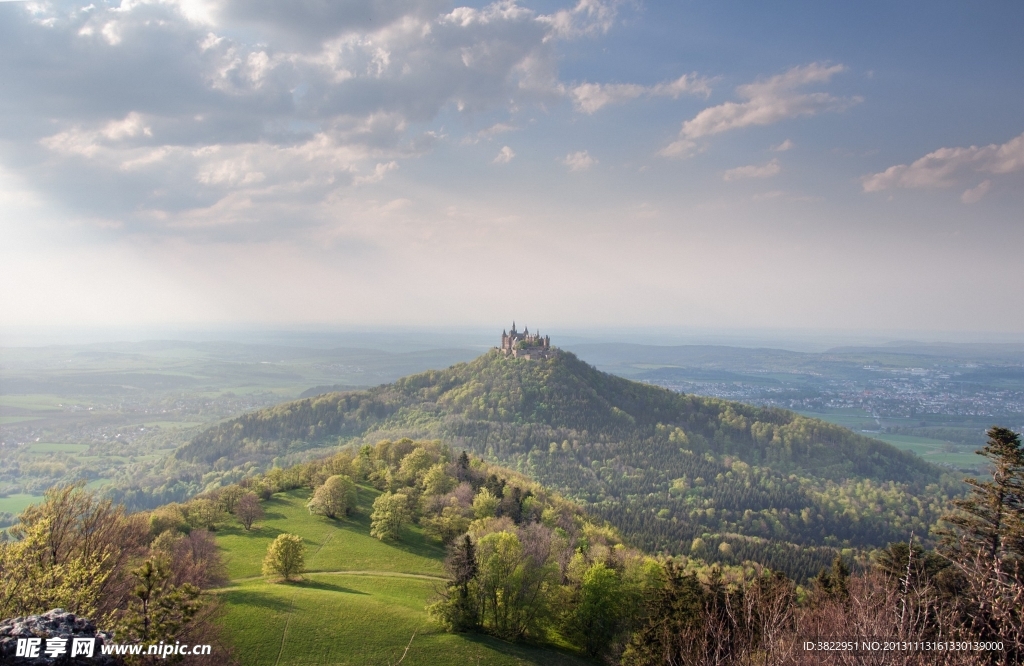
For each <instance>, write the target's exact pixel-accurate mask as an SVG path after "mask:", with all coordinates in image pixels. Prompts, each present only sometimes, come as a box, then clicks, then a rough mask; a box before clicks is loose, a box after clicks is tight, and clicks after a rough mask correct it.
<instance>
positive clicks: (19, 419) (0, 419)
mask: <svg viewBox="0 0 1024 666" xmlns="http://www.w3.org/2000/svg"><path fill="white" fill-rule="evenodd" d="M41 418H42V417H41V416H0V425H5V424H7V423H24V422H25V421H38V420H39V419H41Z"/></svg>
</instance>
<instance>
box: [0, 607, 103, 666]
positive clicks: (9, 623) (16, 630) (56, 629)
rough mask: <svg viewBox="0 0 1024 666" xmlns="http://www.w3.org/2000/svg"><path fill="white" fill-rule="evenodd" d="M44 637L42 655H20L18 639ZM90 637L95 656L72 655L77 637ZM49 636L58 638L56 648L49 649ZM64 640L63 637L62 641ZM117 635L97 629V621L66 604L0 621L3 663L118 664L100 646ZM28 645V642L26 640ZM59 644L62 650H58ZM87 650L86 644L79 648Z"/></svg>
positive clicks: (26, 665)
mask: <svg viewBox="0 0 1024 666" xmlns="http://www.w3.org/2000/svg"><path fill="white" fill-rule="evenodd" d="M19 638H23V639H41V640H40V641H39V643H38V644H37V645H38V656H31V657H28V656H18V654H17V653H18V639H19ZM76 638H77V639H80V644H81V639H86V640H90V641H92V642H93V645H92V650H91V653H92V656H91V657H87V656H83V655H82V654H79V655H76V656H74V657H72V656H71V655H72V650H73V646H74V644H75V641H74V639H76ZM47 639H58V640H57V641H54V642H52V643H50V644H49V647H51V648H52V649H51V650H50V652H49V653H48V652H47V647H48V644H47ZM60 640H63V641H64V642H63V644H61V642H60ZM112 641H113V636H112V635H111V634H109V633H107V632H104V631H97V629H96V625H94V624H93V623H92V622H91V621H90V620H88V619H86V618H84V617H78V616H77V615H75V614H74V613H68V612H66V611H65V610H64V609H63V608H54V609H53V610H51V611H47V612H46V613H43V614H42V615H29V616H28V617H16V618H13V619H9V620H3V621H0V663H2V664H12V665H17V666H44V665H45V666H50V665H55V664H75V665H77V664H83V665H84V664H94V665H98V666H114V664H117V663H118V662H117V661H116V660H115V659H114V657H111V656H109V655H103V654H101V652H100V646H101V645H103V644H106V643H111V642H112ZM23 645H25V643H23ZM58 648H62V649H61V654H57V651H58ZM79 650H80V651H81V652H84V646H83V647H81V648H79Z"/></svg>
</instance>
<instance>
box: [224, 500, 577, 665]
mask: <svg viewBox="0 0 1024 666" xmlns="http://www.w3.org/2000/svg"><path fill="white" fill-rule="evenodd" d="M309 494H310V492H309V490H308V489H301V490H291V491H288V492H283V493H277V494H275V495H274V496H273V497H272V498H271V499H268V500H266V501H264V502H263V506H264V509H265V510H266V513H267V515H266V519H265V520H262V521H260V524H259V526H258V527H257V528H256V529H254V530H253V531H251V532H247V531H245V530H243V529H242V528H241V527H234V526H225V527H222V528H220V529H219V530H218V532H217V544H218V546H219V547H220V549H221V551H222V552H223V554H224V555H225V556H226V559H227V563H228V574H229V577H230V579H231V582H230V584H229V585H228V586H227V587H224V588H221V589H220V590H218V591H217V594H218V596H219V597H220V598H221V600H222V601H223V602H224V613H223V615H222V616H221V617H222V619H221V624H222V625H223V627H224V628H225V631H226V634H227V635H226V638H227V639H228V641H229V642H230V643H231V644H232V645H233V647H234V649H235V655H236V657H237V658H239V659H240V660H241V662H242V663H244V664H247V665H248V664H251V665H253V666H259V665H261V664H269V665H274V664H281V665H285V664H310V663H318V664H387V663H397V662H398V661H399V659H400V658H401V657H402V654H403V651H404V650H405V648H406V647H407V646H408V647H409V652H408V654H407V655H406V658H405V660H404V661H403V662H402V664H403V666H404V665H405V664H409V665H411V666H415V664H430V665H431V666H444V665H448V664H450V665H451V666H459V665H462V664H475V663H486V664H498V665H503V664H508V665H512V664H536V665H538V666H542V665H543V666H546V665H549V664H550V665H554V664H570V665H571V664H579V665H581V666H582V665H583V664H586V663H589V662H586V661H584V660H582V659H579V658H576V657H574V656H572V655H569V654H566V653H564V652H557V651H554V650H552V649H544V648H540V647H534V646H530V645H514V644H511V643H506V642H504V641H500V640H497V639H494V638H491V637H489V636H485V635H465V634H450V633H445V632H444V631H442V630H441V628H440V627H439V626H438V625H437V624H436V623H434V622H432V621H431V620H430V619H429V618H428V616H427V612H426V610H425V608H426V606H427V603H428V601H429V600H430V599H431V598H432V597H433V596H435V589H436V588H437V587H439V586H441V585H443V583H444V578H443V576H444V568H443V566H442V560H443V558H444V548H443V547H442V546H441V545H440V544H439V543H437V542H436V541H433V540H431V539H428V538H426V537H425V536H424V535H423V532H422V530H421V529H420V528H419V527H417V526H407V527H405V528H403V535H402V539H401V541H400V542H397V543H392V542H387V543H384V542H381V541H378V540H377V539H375V538H373V537H371V536H370V533H369V532H370V520H369V515H370V511H369V509H370V505H371V504H372V503H373V500H374V498H375V497H377V496H378V495H379V491H377V490H375V489H373V488H371V487H368V486H360V487H359V502H358V503H359V510H358V511H357V512H356V513H355V514H354V515H353V517H351V518H350V519H347V520H343V521H334V520H327V519H325V518H323V517H321V516H313V515H310V513H309V511H307V510H306V506H305V504H306V500H307V499H308V498H309ZM282 532H288V533H290V534H297V535H298V536H300V537H302V539H303V541H304V542H305V545H306V551H307V556H306V566H307V572H306V573H305V574H304V576H303V580H302V582H300V583H293V584H289V585H281V584H276V583H272V582H268V581H267V580H265V579H264V578H262V577H261V576H260V563H261V561H262V559H263V556H264V554H265V553H266V551H267V545H268V544H269V543H270V542H271V541H273V539H274V538H275V537H276V536H277V535H278V534H281V533H282ZM414 634H415V637H414ZM410 639H411V642H410Z"/></svg>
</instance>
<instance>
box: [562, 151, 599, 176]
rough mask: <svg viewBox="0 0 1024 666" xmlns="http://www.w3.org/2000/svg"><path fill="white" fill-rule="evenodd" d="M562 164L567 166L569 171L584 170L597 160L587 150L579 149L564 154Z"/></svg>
mask: <svg viewBox="0 0 1024 666" xmlns="http://www.w3.org/2000/svg"><path fill="white" fill-rule="evenodd" d="M562 164H564V165H565V166H567V167H569V171H586V170H587V169H589V168H590V167H592V166H594V165H595V164H597V160H596V159H594V158H593V157H591V156H590V153H588V152H587V151H585V150H580V151H577V152H575V153H569V154H568V155H566V156H565V159H563V160H562Z"/></svg>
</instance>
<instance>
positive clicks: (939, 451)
mask: <svg viewBox="0 0 1024 666" xmlns="http://www.w3.org/2000/svg"><path fill="white" fill-rule="evenodd" d="M871 436H872V437H874V438H875V439H880V440H882V441H883V442H885V443H887V444H892V445H893V446H895V447H897V448H900V449H903V450H905V451H913V452H914V453H916V454H917V455H919V456H921V457H922V458H924V459H925V460H927V461H928V462H930V463H935V464H937V465H941V464H948V465H954V466H956V467H977V465H978V463H979V458H978V456H977V454H975V453H974V447H969V446H955V445H953V444H951V443H950V442H944V441H942V440H939V439H931V438H930V437H917V436H914V435H890V434H886V433H882V434H877V435H871Z"/></svg>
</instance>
